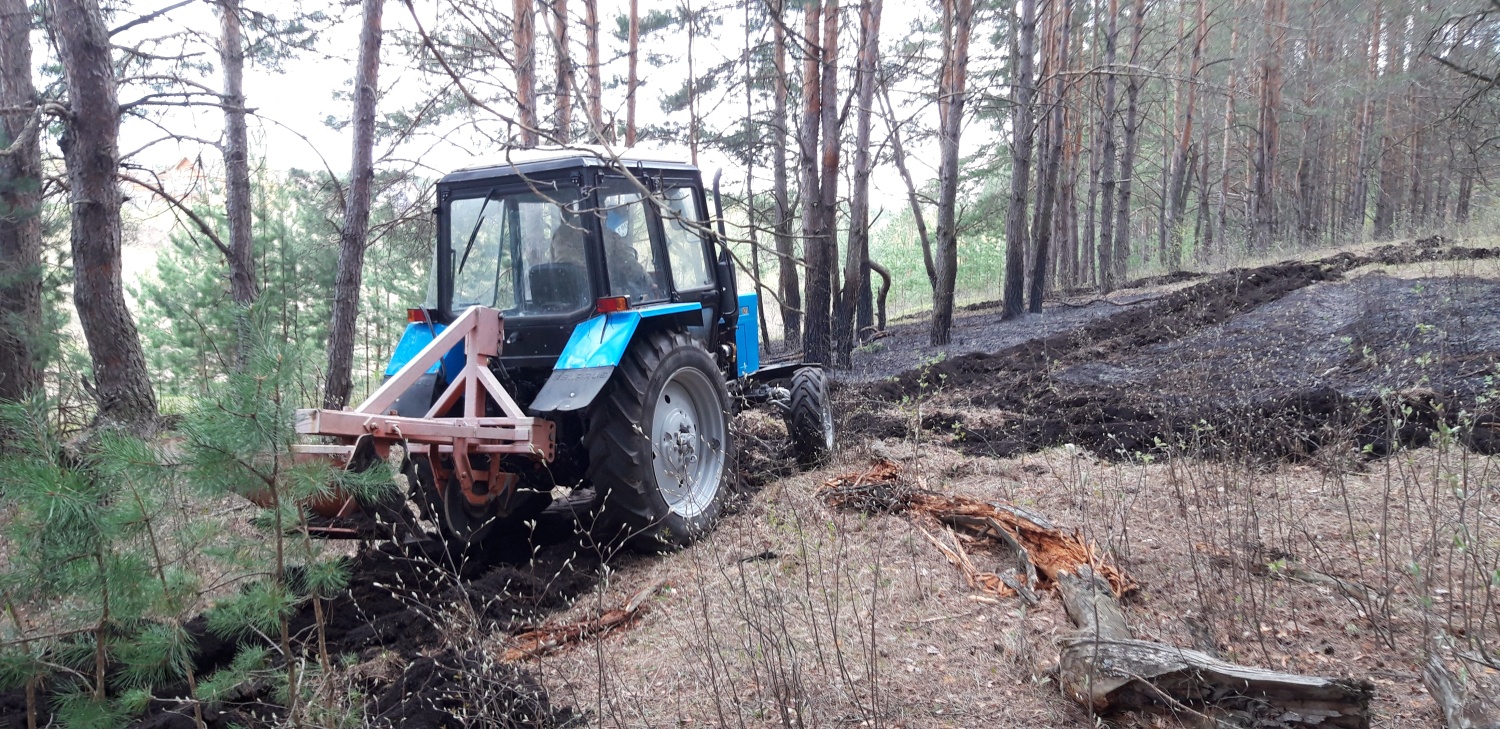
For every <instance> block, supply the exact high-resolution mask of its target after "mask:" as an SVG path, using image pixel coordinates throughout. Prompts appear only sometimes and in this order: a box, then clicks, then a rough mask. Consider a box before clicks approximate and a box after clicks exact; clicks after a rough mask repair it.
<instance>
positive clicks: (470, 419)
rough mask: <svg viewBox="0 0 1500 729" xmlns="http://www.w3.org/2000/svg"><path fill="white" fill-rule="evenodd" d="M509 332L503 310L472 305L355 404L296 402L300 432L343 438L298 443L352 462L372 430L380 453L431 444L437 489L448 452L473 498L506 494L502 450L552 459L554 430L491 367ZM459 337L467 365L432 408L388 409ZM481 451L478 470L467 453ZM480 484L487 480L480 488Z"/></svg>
mask: <svg viewBox="0 0 1500 729" xmlns="http://www.w3.org/2000/svg"><path fill="white" fill-rule="evenodd" d="M504 335H505V323H504V320H503V319H502V317H501V316H500V312H498V311H495V310H494V309H490V308H486V307H482V306H475V307H470V308H469V310H468V311H466V312H464V313H463V315H462V316H460V317H459V318H458V320H457V321H455V322H453V324H452V325H451V326H449V327H448V328H447V329H444V330H443V331H442V332H441V333H440V334H438V336H436V337H435V338H433V340H432V342H431V343H429V344H428V345H427V346H426V347H424V348H423V349H422V351H421V352H419V353H417V356H416V357H413V358H412V360H411V361H410V362H407V363H406V366H404V367H402V368H401V369H400V370H399V371H398V372H396V374H395V375H393V376H391V378H390V379H388V380H386V381H385V383H384V384H382V385H381V386H380V388H379V389H377V390H376V391H375V392H374V393H372V394H371V395H370V396H369V397H368V398H366V399H365V401H364V402H362V403H360V404H359V405H358V406H357V407H355V408H354V409H352V410H298V411H297V423H296V426H297V432H298V433H300V434H302V435H309V436H328V437H333V438H336V439H338V440H339V441H340V443H341V444H340V445H299V446H295V447H294V450H295V451H296V452H297V453H298V454H299V455H301V456H303V457H310V458H333V459H337V460H338V461H339V462H340V464H341V465H345V466H347V465H348V464H349V460H350V459H351V458H352V457H353V455H354V450H355V445H356V444H358V442H359V439H360V438H365V437H368V438H371V439H372V441H373V445H374V446H375V454H376V455H377V456H379V457H380V458H386V457H388V456H389V454H390V448H391V446H392V445H394V444H397V443H400V444H402V445H403V446H404V447H405V448H406V449H407V452H408V453H420V452H421V450H426V452H427V456H428V459H429V462H430V463H431V464H432V470H433V476H434V478H435V480H436V481H437V487H438V490H439V493H440V494H441V493H442V492H443V491H444V490H445V488H446V484H447V482H448V475H449V470H448V469H447V468H446V467H445V466H444V465H443V458H442V457H443V456H450V457H451V458H452V460H453V468H452V471H453V473H455V474H456V475H457V477H458V483H459V486H460V487H461V488H462V490H463V495H464V497H465V498H466V499H467V500H468V501H469V502H470V503H471V504H475V505H483V504H488V503H490V502H492V501H495V500H496V499H508V498H509V497H510V493H511V491H512V487H513V485H514V483H515V478H514V477H513V476H511V475H509V474H505V473H502V472H501V471H500V470H499V465H500V458H499V456H502V455H506V454H517V455H525V456H531V457H533V458H537V459H539V460H542V461H551V460H552V457H553V455H554V453H555V450H556V442H555V438H556V434H555V431H554V428H553V424H552V422H551V421H548V420H542V419H540V418H531V417H527V416H526V414H525V413H524V412H522V410H521V407H520V406H519V405H517V404H516V401H515V399H514V398H512V397H511V396H510V393H508V392H506V391H505V388H504V387H502V386H501V385H500V381H499V380H497V379H495V375H494V373H492V372H490V369H489V359H490V358H491V357H498V356H500V346H501V341H502V339H503V338H504ZM460 341H462V342H463V344H464V357H465V364H464V368H463V370H462V371H460V372H458V373H457V374H450V376H449V377H450V382H449V385H448V389H447V390H444V391H443V394H442V395H441V396H439V397H438V399H437V401H436V402H434V403H433V405H432V407H431V408H430V409H429V410H428V411H427V414H426V415H424V416H423V417H420V418H414V417H403V416H399V415H396V411H395V410H392V409H391V408H392V406H393V405H395V403H396V399H397V398H399V397H400V396H401V394H402V393H404V392H406V390H407V389H408V388H410V387H411V386H412V385H413V384H415V383H416V381H417V379H418V378H419V377H421V376H422V374H423V373H424V372H426V371H427V370H428V369H430V368H431V367H432V365H434V364H436V363H437V362H438V360H440V359H442V357H443V355H444V354H446V353H447V352H448V351H449V350H451V349H452V348H453V347H454V346H455V345H457V344H458V343H459V342H460ZM460 399H462V401H463V410H462V415H460V416H459V417H444V416H443V415H442V414H443V413H447V412H449V411H450V410H452V409H453V407H454V406H455V405H457V404H458V402H459V400H460ZM487 400H492V401H494V403H495V404H496V405H497V406H498V407H499V409H500V411H501V412H502V413H503V415H501V416H498V417H487V416H485V410H486V406H487ZM476 454H486V455H489V456H491V457H490V458H489V468H487V469H485V470H484V471H482V472H479V473H476V472H475V470H474V467H473V465H472V462H471V460H470V458H471V457H472V456H474V455H476ZM476 484H483V486H481V487H478V488H476ZM312 508H313V509H314V511H316V512H317V513H319V514H322V515H324V516H349V515H350V514H351V513H353V512H354V511H357V510H358V506H357V505H355V504H354V503H353V499H352V498H348V497H343V496H340V497H337V498H335V499H332V500H329V502H327V503H322V504H313V505H312Z"/></svg>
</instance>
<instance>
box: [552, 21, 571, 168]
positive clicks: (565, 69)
mask: <svg viewBox="0 0 1500 729" xmlns="http://www.w3.org/2000/svg"><path fill="white" fill-rule="evenodd" d="M552 23H553V25H552V31H553V33H552V36H553V40H554V41H555V43H556V48H555V51H556V54H557V91H556V94H557V95H556V97H555V98H556V99H557V101H556V105H557V108H556V116H555V118H554V122H553V123H554V124H555V125H556V126H557V139H556V142H557V143H558V144H567V143H568V142H569V141H572V139H573V134H572V129H573V54H572V53H571V52H570V51H569V49H568V0H552Z"/></svg>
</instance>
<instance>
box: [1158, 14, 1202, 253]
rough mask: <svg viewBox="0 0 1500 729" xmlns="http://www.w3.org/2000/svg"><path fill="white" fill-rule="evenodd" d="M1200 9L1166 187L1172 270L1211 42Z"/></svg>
mask: <svg viewBox="0 0 1500 729" xmlns="http://www.w3.org/2000/svg"><path fill="white" fill-rule="evenodd" d="M1197 5H1198V10H1197V13H1196V15H1195V16H1194V31H1193V37H1194V40H1193V50H1192V57H1191V60H1189V61H1188V78H1187V99H1186V102H1185V104H1184V106H1183V112H1182V122H1181V124H1180V125H1179V126H1180V130H1181V131H1180V133H1179V135H1178V137H1177V149H1176V150H1175V151H1174V152H1173V154H1172V176H1171V181H1170V184H1169V185H1168V186H1167V190H1169V191H1170V197H1169V198H1168V205H1167V216H1166V220H1165V222H1164V225H1165V229H1166V238H1165V239H1166V251H1165V252H1166V264H1167V267H1168V268H1170V269H1172V270H1176V269H1179V268H1181V267H1182V234H1181V232H1180V231H1179V230H1178V226H1179V223H1180V221H1181V220H1182V215H1183V213H1184V211H1185V210H1186V209H1187V200H1188V191H1189V188H1190V187H1191V185H1192V182H1191V176H1192V174H1193V165H1191V164H1190V163H1189V160H1188V156H1189V152H1188V148H1189V147H1190V146H1191V145H1192V139H1193V121H1194V115H1195V113H1196V112H1197V108H1198V74H1199V73H1201V72H1202V70H1203V45H1204V43H1206V42H1207V40H1208V18H1207V10H1206V3H1205V2H1204V0H1198V3H1197Z"/></svg>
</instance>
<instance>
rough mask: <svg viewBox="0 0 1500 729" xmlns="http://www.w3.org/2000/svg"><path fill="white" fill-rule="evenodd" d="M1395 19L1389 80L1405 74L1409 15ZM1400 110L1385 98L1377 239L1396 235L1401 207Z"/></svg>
mask: <svg viewBox="0 0 1500 729" xmlns="http://www.w3.org/2000/svg"><path fill="white" fill-rule="evenodd" d="M1394 20H1395V22H1392V23H1387V24H1386V35H1385V47H1386V55H1387V60H1386V66H1385V73H1384V74H1383V75H1384V76H1385V77H1386V78H1387V79H1389V78H1390V77H1392V76H1399V75H1401V74H1402V73H1403V68H1402V67H1403V66H1404V65H1405V61H1404V60H1403V58H1404V56H1405V48H1406V44H1405V43H1404V42H1403V41H1402V38H1401V33H1402V29H1404V28H1405V27H1406V16H1405V14H1401V15H1397V16H1396V17H1395V18H1394ZM1396 123H1397V117H1396V109H1395V104H1394V103H1392V101H1391V99H1390V97H1387V98H1386V100H1385V119H1384V122H1383V126H1384V128H1383V129H1382V130H1381V137H1380V172H1379V179H1378V181H1377V182H1376V188H1377V190H1376V193H1375V221H1374V236H1373V237H1374V239H1375V240H1390V239H1392V238H1394V237H1395V235H1396V232H1395V227H1396V214H1397V211H1398V210H1399V209H1400V207H1401V198H1400V187H1401V183H1400V179H1399V178H1400V173H1399V172H1398V171H1397V166H1398V164H1399V163H1398V156H1399V154H1398V150H1397V145H1398V141H1397V139H1396Z"/></svg>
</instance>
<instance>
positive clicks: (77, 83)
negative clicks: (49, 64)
mask: <svg viewBox="0 0 1500 729" xmlns="http://www.w3.org/2000/svg"><path fill="white" fill-rule="evenodd" d="M50 20H51V23H52V31H53V33H54V34H55V37H56V38H57V46H58V56H59V60H60V61H61V62H62V67H63V75H64V76H65V78H66V83H67V89H68V103H69V108H68V115H67V117H66V120H65V123H64V130H63V135H62V138H61V139H59V140H58V145H59V146H60V147H61V148H62V151H63V160H64V162H65V164H66V165H67V170H68V192H69V201H70V202H71V203H72V211H73V214H72V232H71V238H72V250H73V303H74V305H75V306H76V307H77V309H78V322H79V324H81V325H82V327H83V335H84V338H85V339H86V340H88V348H89V358H90V359H91V360H92V361H93V366H94V389H95V392H96V396H97V398H98V401H99V413H98V422H105V423H115V424H119V425H122V426H124V427H126V428H129V429H138V430H144V429H150V428H151V427H152V426H153V425H154V422H155V419H156V396H155V394H154V393H153V392H152V390H151V380H150V379H149V378H148V377H147V375H146V358H145V356H144V355H143V354H142V352H141V340H140V336H139V335H138V334H137V332H136V328H135V322H134V321H133V320H132V319H131V316H130V310H129V309H128V308H127V307H126V304H125V287H124V284H123V282H122V281H121V278H120V265H121V263H120V244H121V240H120V238H121V230H120V204H121V201H122V197H121V195H120V188H119V186H118V184H117V182H116V174H117V173H118V171H119V166H120V145H119V135H120V106H119V101H118V98H117V97H116V95H115V73H114V63H113V59H112V58H111V56H110V46H109V30H108V29H107V28H106V27H105V25H104V16H103V13H102V12H101V11H100V9H99V5H98V4H97V3H96V2H94V0H52V15H51V18H50Z"/></svg>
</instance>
